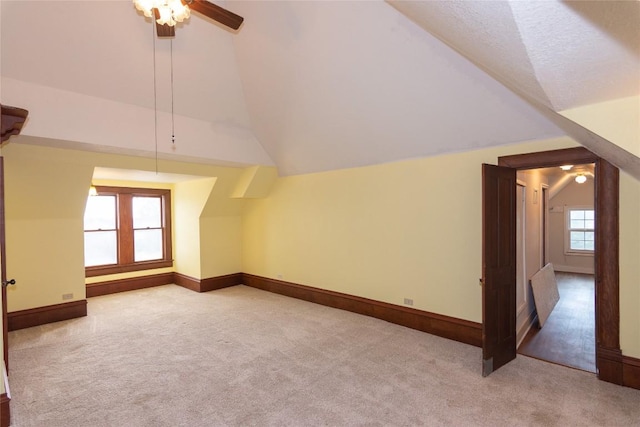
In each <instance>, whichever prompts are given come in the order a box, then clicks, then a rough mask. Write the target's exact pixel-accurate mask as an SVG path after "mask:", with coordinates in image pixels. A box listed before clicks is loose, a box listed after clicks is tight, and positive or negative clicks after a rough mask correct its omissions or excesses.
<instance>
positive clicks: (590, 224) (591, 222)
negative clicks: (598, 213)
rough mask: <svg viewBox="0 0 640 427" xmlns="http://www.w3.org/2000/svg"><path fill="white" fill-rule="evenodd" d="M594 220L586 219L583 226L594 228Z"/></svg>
mask: <svg viewBox="0 0 640 427" xmlns="http://www.w3.org/2000/svg"><path fill="white" fill-rule="evenodd" d="M595 225H596V224H595V221H594V220H592V219H589V220H586V221H585V222H584V228H586V229H589V230H593V229H594V228H595Z"/></svg>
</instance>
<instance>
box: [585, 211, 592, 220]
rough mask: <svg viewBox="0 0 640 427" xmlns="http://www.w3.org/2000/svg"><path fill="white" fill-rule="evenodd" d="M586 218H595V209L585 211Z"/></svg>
mask: <svg viewBox="0 0 640 427" xmlns="http://www.w3.org/2000/svg"><path fill="white" fill-rule="evenodd" d="M584 218H585V219H595V215H594V211H584Z"/></svg>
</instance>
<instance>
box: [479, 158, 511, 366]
mask: <svg viewBox="0 0 640 427" xmlns="http://www.w3.org/2000/svg"><path fill="white" fill-rule="evenodd" d="M482 191H483V197H482V200H483V201H482V224H483V226H482V228H483V234H482V246H483V251H482V252H483V255H482V359H483V364H482V375H483V376H487V375H489V374H490V373H491V372H493V371H495V370H496V369H498V368H500V367H501V366H504V365H505V364H507V363H508V362H510V361H511V360H513V359H515V358H516V313H515V310H516V289H515V286H514V283H515V280H516V225H515V224H516V171H515V170H514V169H511V168H505V167H499V166H493V165H486V164H483V165H482Z"/></svg>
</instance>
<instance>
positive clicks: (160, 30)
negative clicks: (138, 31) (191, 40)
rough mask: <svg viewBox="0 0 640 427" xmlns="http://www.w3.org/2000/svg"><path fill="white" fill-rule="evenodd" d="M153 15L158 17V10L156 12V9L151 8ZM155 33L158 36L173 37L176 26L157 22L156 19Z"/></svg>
mask: <svg viewBox="0 0 640 427" xmlns="http://www.w3.org/2000/svg"><path fill="white" fill-rule="evenodd" d="M153 15H154V16H155V19H160V12H158V9H153ZM156 34H157V35H158V37H175V36H176V27H170V26H169V25H167V24H158V21H156Z"/></svg>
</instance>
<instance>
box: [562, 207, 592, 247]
mask: <svg viewBox="0 0 640 427" xmlns="http://www.w3.org/2000/svg"><path fill="white" fill-rule="evenodd" d="M566 229H567V239H566V241H567V245H566V251H567V252H568V253H574V254H575V253H577V254H579V253H589V254H591V253H593V250H594V236H595V216H594V210H593V208H584V207H569V208H568V209H567V218H566Z"/></svg>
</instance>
